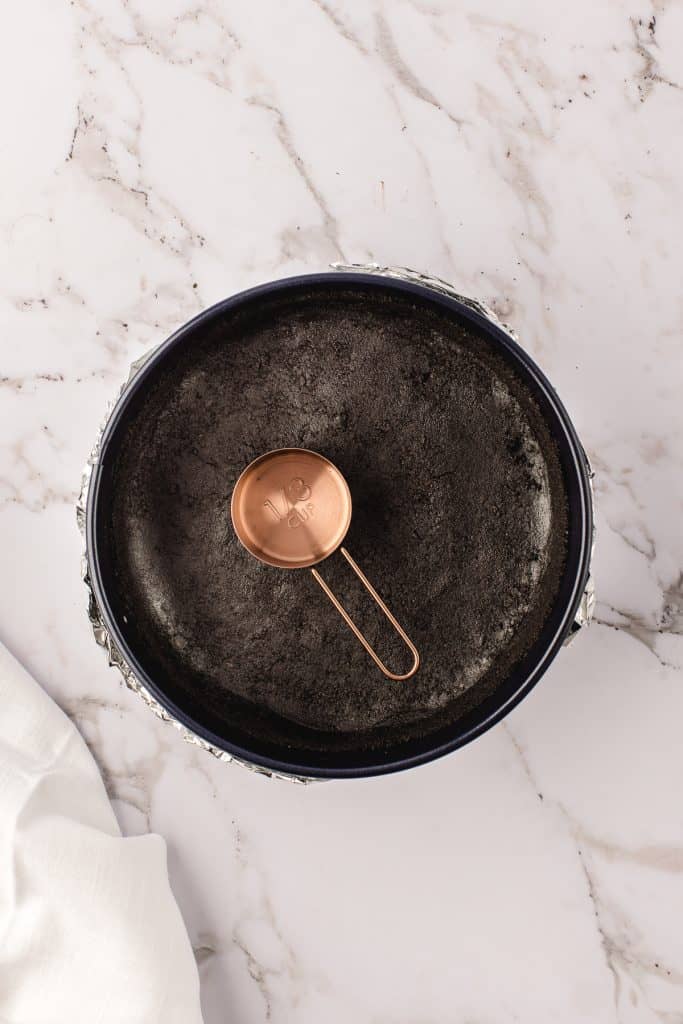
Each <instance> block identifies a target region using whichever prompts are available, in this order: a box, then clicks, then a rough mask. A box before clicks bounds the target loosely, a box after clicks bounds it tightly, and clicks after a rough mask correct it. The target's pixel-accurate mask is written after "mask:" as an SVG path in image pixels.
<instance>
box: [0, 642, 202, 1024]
mask: <svg viewBox="0 0 683 1024" xmlns="http://www.w3.org/2000/svg"><path fill="white" fill-rule="evenodd" d="M0 708H1V709H2V713H1V714H0V1021H2V1022H3V1024H66V1022H67V1021H68V1022H69V1024H80V1022H83V1024H85V1022H87V1024H124V1022H125V1024H156V1022H159V1024H161V1022H162V1021H163V1022H164V1024H176V1022H178V1024H180V1022H182V1024H201V1020H202V1018H201V1011H200V1006H199V979H198V975H197V968H196V964H195V961H194V956H193V953H192V948H191V945H190V942H189V939H188V936H187V932H186V930H185V926H184V924H183V920H182V917H181V915H180V911H179V910H178V907H177V904H176V902H175V900H174V898H173V894H172V892H171V889H170V885H169V881H168V871H167V864H166V844H165V842H164V840H163V839H162V838H161V837H160V836H157V835H144V836H135V837H130V838H123V837H122V836H121V833H120V830H119V827H118V824H117V821H116V817H115V815H114V812H113V810H112V808H111V804H110V803H109V799H108V797H107V794H106V791H105V788H104V785H103V782H102V779H101V777H100V774H99V771H98V769H97V766H96V764H95V762H94V760H93V758H92V756H91V754H90V752H89V750H88V748H87V746H86V744H85V743H84V741H83V739H82V738H81V736H80V735H79V733H78V731H77V730H76V728H75V727H74V726H73V724H72V723H71V722H70V721H69V719H68V718H67V717H66V715H64V713H63V712H62V711H61V710H60V709H59V708H58V707H57V705H56V704H55V703H54V702H53V701H52V700H51V699H50V698H49V697H48V696H47V694H46V693H45V692H44V691H43V690H42V689H41V688H40V687H39V686H38V684H37V683H36V682H35V680H33V679H32V678H31V676H30V675H29V674H28V673H27V672H26V671H25V669H23V667H22V666H21V665H20V664H19V663H18V662H17V661H16V660H15V659H14V658H13V657H12V656H11V655H10V654H9V652H8V651H7V650H6V649H5V648H4V647H2V645H0Z"/></svg>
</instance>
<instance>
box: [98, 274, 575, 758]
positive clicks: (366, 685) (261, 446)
mask: <svg viewBox="0 0 683 1024" xmlns="http://www.w3.org/2000/svg"><path fill="white" fill-rule="evenodd" d="M131 412H132V419H131V420H130V422H129V425H128V427H127V429H126V430H125V432H124V433H123V434H122V435H121V440H122V446H121V447H120V449H119V451H118V454H117V455H116V456H114V455H113V454H112V453H113V452H114V451H115V449H114V447H112V448H110V459H113V462H114V475H113V477H110V482H111V485H112V489H111V490H110V493H109V495H108V497H107V496H106V494H105V499H106V500H105V501H104V503H103V507H105V508H108V509H109V510H110V512H109V514H108V515H107V517H106V520H107V523H106V524H105V525H106V534H107V537H108V541H107V544H108V547H109V556H110V558H111V560H112V564H113V567H114V572H115V574H116V578H117V580H118V586H117V596H116V597H115V604H117V605H118V608H119V614H122V613H125V614H126V615H127V616H128V620H129V625H128V627H127V629H128V630H129V635H130V638H131V642H132V643H133V644H134V645H135V647H136V649H137V651H138V652H139V655H140V657H141V658H142V659H143V661H144V663H145V665H146V667H147V668H148V670H149V671H150V672H151V673H152V674H153V676H154V677H155V678H156V679H158V680H159V681H160V683H161V685H162V686H163V687H164V688H165V690H166V692H167V693H168V694H169V696H170V697H171V698H172V699H173V700H174V701H176V703H177V704H178V705H179V706H180V707H181V708H185V709H186V710H189V711H190V712H191V713H193V714H194V715H195V717H199V718H200V719H201V720H202V721H203V722H204V724H205V725H206V726H207V727H210V728H212V729H214V730H215V731H217V732H222V733H223V734H224V735H230V736H237V737H238V738H239V737H240V736H241V737H242V738H245V737H246V739H244V742H245V743H248V742H249V737H250V736H251V737H253V736H257V737H258V738H259V740H260V742H261V743H268V742H270V743H273V744H277V745H279V746H280V748H281V747H282V745H283V744H285V745H286V746H288V747H289V748H292V749H296V750H303V751H305V750H324V751H340V750H357V749H368V748H376V747H382V748H387V747H389V746H392V745H394V746H395V745H396V744H399V743H402V742H404V741H409V740H411V738H416V737H421V736H424V735H426V734H429V733H432V732H433V731H435V730H438V729H439V728H442V727H443V726H444V725H447V724H448V723H450V722H452V721H453V720H454V719H455V718H457V717H458V716H460V715H462V714H463V713H464V712H465V711H466V710H467V709H468V708H470V707H471V706H472V705H473V704H476V703H478V702H480V701H481V700H482V699H483V698H484V697H485V696H486V695H487V694H489V693H490V692H491V691H492V690H493V689H494V688H496V687H497V686H498V685H499V684H500V683H501V681H502V680H504V679H506V678H507V677H508V675H509V673H510V672H511V670H512V669H513V667H514V666H515V665H516V664H517V663H518V662H519V661H520V659H521V658H522V657H523V656H524V654H525V652H527V651H528V649H529V647H530V646H531V645H532V644H533V643H534V641H535V640H536V638H537V637H538V635H539V633H540V630H541V628H542V626H543V624H544V622H545V620H546V617H547V615H548V612H549V609H550V607H551V606H552V603H553V600H554V597H555V594H556V591H557V587H558V580H559V578H560V575H561V572H562V568H563V564H564V558H565V533H566V499H565V491H564V483H563V478H562V473H561V470H560V464H559V460H558V455H557V452H556V448H555V444H554V442H553V440H552V438H551V435H550V432H549V430H548V427H547V426H546V423H545V420H544V418H543V416H542V414H541V412H540V409H539V407H538V406H537V404H536V403H535V401H534V400H533V399H532V398H531V396H530V395H529V393H528V392H527V390H526V387H525V385H524V384H523V382H522V381H521V380H520V379H519V378H518V377H517V376H516V375H515V373H514V372H513V371H512V370H511V368H510V367H509V366H508V364H507V363H505V362H504V361H503V360H502V358H501V357H500V356H499V355H497V354H496V352H494V351H493V350H492V348H491V347H490V345H489V343H488V342H487V341H486V340H485V339H484V338H482V337H479V336H477V335H475V334H473V333H471V331H470V329H468V328H465V327H463V326H461V325H459V324H458V323H456V322H454V321H453V320H451V319H449V318H447V317H446V316H445V315H444V314H442V313H440V312H438V311H437V310H436V309H434V310H431V309H427V308H424V307H419V306H417V305H415V303H414V300H412V299H411V298H410V297H406V296H400V295H396V296H393V297H390V296H389V295H387V294H382V295H381V294H378V293H377V292H376V291H375V290H372V291H369V290H364V289H361V288H357V289H354V290H351V289H350V288H344V290H340V286H337V287H333V286H331V285H328V286H326V287H325V288H321V289H318V290H315V289H313V290H306V291H304V290H300V291H299V292H298V293H297V294H296V297H294V296H291V297H288V296H287V295H285V294H284V293H281V294H280V296H271V297H270V298H268V299H261V300H260V302H259V305H258V306H255V305H252V306H250V307H247V308H244V309H243V310H242V311H241V312H239V313H237V314H235V313H231V314H226V315H225V316H224V318H223V320H221V321H213V322H211V323H209V324H207V325H205V326H204V327H203V328H201V329H200V331H199V332H198V334H197V336H196V337H195V338H194V339H192V341H189V340H188V341H187V342H185V343H183V344H182V345H179V346H177V347H176V348H175V349H174V351H173V353H172V354H171V355H170V356H169V357H167V359H166V360H165V362H164V363H163V364H162V365H161V367H160V368H159V369H158V370H156V371H155V373H154V374H153V375H152V377H151V379H150V383H149V386H148V387H147V389H146V391H145V393H144V399H143V398H140V399H138V400H136V402H134V403H133V405H132V407H131ZM283 446H295V447H305V448H311V449H313V450H315V451H319V452H321V453H323V454H324V455H326V456H327V457H328V458H330V459H331V460H332V461H333V462H335V463H336V464H337V465H338V466H339V468H340V469H341V470H342V472H343V473H344V475H345V476H346V479H347V480H348V483H349V486H350V488H351V493H352V495H353V501H354V507H353V521H352V524H351V529H350V531H349V534H348V537H347V541H346V544H347V547H348V548H349V550H350V552H351V554H352V555H353V556H354V558H355V559H356V560H357V561H358V562H359V564H360V565H361V566H362V567H363V568H364V570H365V571H366V572H367V574H368V576H369V577H370V579H371V580H372V581H373V583H374V584H375V585H376V586H377V589H378V590H379V592H380V593H381V595H382V597H383V598H384V599H385V600H386V601H387V603H388V605H389V606H390V607H391V608H392V609H393V610H394V611H395V613H396V615H397V617H398V618H399V620H400V621H401V622H402V623H403V624H404V625H405V627H406V629H407V631H408V633H409V634H410V635H411V636H412V637H413V638H414V639H415V641H416V643H417V645H418V647H419V649H420V652H421V655H422V667H421V668H420V670H419V672H418V674H417V675H416V676H415V677H414V678H413V679H411V680H410V682H409V683H399V684H396V683H391V682H388V681H387V680H386V679H385V678H384V677H383V676H382V675H380V673H379V672H378V671H377V670H376V669H375V667H374V666H373V664H372V663H371V662H370V660H369V658H368V657H367V655H366V653H365V652H364V651H363V649H362V648H361V647H360V645H359V644H358V643H357V641H356V640H355V639H354V638H353V636H352V635H351V633H350V631H349V630H348V629H347V628H346V626H345V625H344V624H343V622H342V621H341V620H340V618H339V616H338V615H337V614H336V612H335V611H334V609H333V608H332V607H331V605H330V604H329V603H328V601H327V599H326V598H325V596H324V594H323V593H322V591H321V590H320V588H319V587H318V586H316V584H315V581H314V580H313V579H312V577H311V575H310V573H308V572H307V571H305V570H304V571H298V572H296V571H285V570H277V569H272V568H269V567H266V566H263V565H262V564H260V563H259V562H257V561H255V560H254V559H253V558H252V557H251V556H250V555H248V554H247V553H246V552H245V551H244V549H243V548H241V546H240V545H239V544H238V542H237V540H236V538H235V536H234V533H233V530H232V526H231V521H230V496H231V493H232V488H233V486H234V483H235V481H236V479H237V476H238V475H239V473H240V472H241V471H242V469H243V468H244V467H245V466H246V465H247V463H249V462H250V461H251V460H252V459H253V458H255V456H257V455H258V454H260V453H262V452H264V451H268V450H269V449H272V448H278V447H283ZM319 568H320V571H321V573H322V574H323V576H324V577H325V579H326V580H327V581H328V583H329V584H330V586H331V587H332V588H333V590H334V591H335V592H336V593H337V594H338V595H339V596H340V598H341V599H342V601H343V602H344V603H345V604H346V606H347V607H348V609H349V611H350V612H351V614H352V616H353V617H354V618H355V619H356V620H357V621H358V622H359V623H360V624H361V625H362V628H363V630H364V631H365V632H366V633H367V634H368V636H369V638H370V640H371V642H373V643H375V644H376V645H377V647H378V650H379V652H380V654H381V655H382V656H383V657H384V659H385V660H386V661H387V663H389V664H390V665H391V666H392V667H396V668H397V669H399V670H400V669H402V668H403V665H404V664H405V661H406V652H405V649H404V648H403V646H402V644H401V643H400V642H398V641H397V640H396V637H395V636H394V634H393V633H392V631H391V630H390V629H389V628H387V625H386V622H385V621H384V620H383V619H382V617H381V616H380V615H379V614H378V613H377V612H376V610H375V608H374V605H372V603H371V602H370V601H369V599H368V596H367V594H366V593H365V592H364V591H363V589H362V587H361V586H360V584H359V583H358V582H357V581H356V580H355V578H354V577H353V576H352V574H351V573H350V571H349V569H348V567H347V566H345V563H344V561H343V559H342V558H341V557H340V556H339V555H336V556H333V557H331V558H330V559H328V560H327V561H325V562H324V563H323V564H322V565H321V566H320V567H319Z"/></svg>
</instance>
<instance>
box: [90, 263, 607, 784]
mask: <svg viewBox="0 0 683 1024" xmlns="http://www.w3.org/2000/svg"><path fill="white" fill-rule="evenodd" d="M329 284H333V285H334V286H335V287H343V286H344V285H348V286H354V285H356V286H357V285H363V286H366V287H369V288H371V289H372V288H375V289H380V290H384V291H389V292H391V291H393V292H400V293H403V294H409V295H413V296H415V297H417V298H419V299H421V300H423V301H426V302H427V303H428V304H430V305H436V306H438V307H441V308H442V309H445V310H446V311H449V312H450V313H451V314H455V315H456V316H457V317H458V318H459V319H461V320H465V321H467V322H469V323H471V324H472V325H473V326H475V327H476V328H477V329H478V330H479V331H481V332H482V333H484V334H485V335H486V336H487V337H489V338H490V339H491V340H492V341H493V342H494V343H496V344H497V345H501V346H502V347H503V348H504V349H506V350H507V352H508V353H509V355H510V356H511V358H512V361H513V362H515V363H517V364H518V365H521V367H523V369H524V371H525V375H526V377H527V378H529V379H531V380H532V381H533V384H534V387H535V388H536V389H537V390H538V391H539V392H540V393H541V394H542V395H543V396H544V399H545V402H546V404H547V405H548V406H549V407H550V408H551V409H552V412H553V414H554V417H555V421H556V425H557V426H558V427H559V428H560V429H561V433H562V436H563V441H564V444H563V447H564V449H565V454H566V455H567V456H569V461H570V464H571V468H572V469H573V470H574V478H575V485H576V488H577V493H576V497H577V498H578V509H579V516H578V527H579V530H578V540H579V543H578V551H577V556H576V558H575V560H574V561H575V566H571V567H569V568H568V570H567V571H568V573H569V574H570V576H573V583H572V586H571V591H570V596H569V598H568V599H567V600H566V601H565V607H564V610H563V612H562V614H561V616H560V618H559V621H558V625H557V627H556V629H555V632H554V633H553V635H552V637H550V638H549V640H548V642H547V643H546V645H545V648H544V650H543V651H542V652H541V653H540V655H539V657H538V659H537V661H536V662H535V664H534V665H533V667H532V668H531V669H530V671H529V672H528V674H527V676H526V678H525V679H523V680H522V681H521V682H520V684H519V685H518V686H516V688H515V689H514V690H513V691H512V692H510V693H509V694H507V695H504V694H501V692H500V691H501V690H502V689H504V687H505V684H503V686H501V687H499V688H498V689H497V690H496V691H495V692H494V693H493V694H491V695H490V697H488V698H487V699H486V700H485V701H484V702H483V703H482V704H481V705H478V706H477V707H475V708H473V709H472V710H471V711H469V712H468V713H467V714H466V715H465V716H464V717H463V718H462V719H459V720H456V721H455V722H454V723H453V725H452V732H453V735H452V736H450V738H448V739H446V740H445V741H443V742H440V743H435V744H433V745H428V746H427V747H426V748H425V749H423V750H418V751H415V752H412V753H407V754H406V755H405V756H401V757H394V758H391V759H385V758H382V756H381V751H379V750H368V752H367V759H366V760H365V761H364V762H363V763H362V764H358V765H334V764H327V763H317V764H316V763H306V762H305V761H303V759H301V760H302V762H303V763H299V760H297V755H294V756H293V757H292V759H291V760H284V759H282V758H279V757H272V756H270V755H268V754H264V753H263V752H260V751H258V750H254V749H251V748H246V747H243V746H241V745H239V744H236V743H234V742H232V741H230V740H227V739H226V738H225V737H223V736H220V735H218V734H216V733H214V732H213V731H212V730H210V729H208V728H206V727H205V726H203V725H202V724H201V723H200V722H198V721H197V720H196V719H195V718H193V716H192V715H190V714H188V713H187V712H185V711H183V709H181V708H179V707H178V706H177V705H176V704H175V703H174V702H173V701H172V700H171V699H170V698H169V697H168V696H167V695H166V693H165V692H164V690H163V688H162V686H160V685H159V682H158V681H156V680H155V679H153V678H152V677H151V676H150V675H149V673H148V672H147V671H146V670H145V669H144V667H143V666H142V665H141V663H140V661H139V659H138V658H137V656H136V654H135V652H134V651H133V650H132V649H131V648H130V645H129V644H128V642H127V641H126V639H125V636H124V635H123V633H122V630H121V628H120V626H119V623H118V621H117V618H116V615H115V614H114V612H113V609H112V607H111V604H110V601H109V598H108V594H107V585H106V581H105V579H104V578H103V573H102V567H101V564H100V559H99V550H98V541H97V529H96V527H97V518H98V510H99V505H98V502H99V498H100V490H101V488H100V484H101V478H102V466H103V463H104V462H105V460H106V455H107V449H108V446H109V443H110V441H111V439H112V438H113V437H114V435H115V433H116V430H117V429H118V427H119V425H120V423H121V421H122V419H123V418H124V416H125V412H126V409H127V407H128V405H129V403H130V401H131V400H132V398H133V396H134V395H136V394H137V393H138V392H139V390H140V389H141V388H142V387H143V386H144V383H145V380H146V379H147V377H148V375H150V374H151V373H152V372H153V371H154V369H155V368H156V366H157V365H158V364H159V363H160V362H161V361H163V359H164V358H165V357H166V355H167V354H168V352H169V351H170V350H171V349H172V348H173V347H174V346H175V345H178V344H181V343H182V342H183V341H185V340H187V339H188V338H189V337H190V336H191V335H192V334H193V332H194V331H195V330H196V329H198V328H199V327H201V326H203V325H204V324H206V323H207V322H209V321H210V320H213V319H215V318H216V317H220V316H223V315H224V314H225V313H227V312H229V311H231V310H234V309H235V308H237V307H238V306H241V305H243V304H245V303H247V302H253V301H254V300H258V298H259V297H266V296H269V295H272V294H274V293H276V292H282V291H286V290H293V291H294V290H297V289H300V288H303V287H309V288H310V287H312V286H323V285H329ZM569 486H570V482H569V481H568V487H569ZM85 537H86V561H87V566H88V570H89V576H90V581H91V586H92V590H93V594H94V597H95V600H96V603H97V605H98V610H99V612H100V615H101V617H102V621H103V623H104V625H105V626H106V628H107V629H108V630H109V632H110V634H111V636H112V638H113V641H114V643H115V645H116V647H117V648H118V650H119V651H120V653H121V655H122V657H123V658H124V660H125V662H126V663H127V664H128V666H129V667H130V669H131V671H132V672H133V674H134V675H135V676H136V678H137V679H138V680H139V681H140V682H141V683H142V684H143V686H144V687H145V688H146V689H147V690H148V691H149V692H150V694H151V695H152V696H153V697H154V698H155V699H156V700H157V701H158V703H159V704H160V705H161V706H162V707H163V708H164V709H165V710H166V711H167V713H168V714H169V715H171V716H172V717H173V718H174V719H176V720H177V721H178V722H180V723H181V724H182V725H183V726H184V727H185V728H186V729H187V730H188V731H190V732H191V733H194V734H195V735H197V736H199V737H200V738H201V739H202V740H203V741H205V742H206V743H208V744H211V745H212V746H214V747H216V748H218V749H220V750H222V751H224V752H225V753H226V754H228V755H229V756H233V757H235V758H237V759H239V760H241V761H246V762H248V763H251V764H253V765H255V766H258V767H259V768H262V769H265V770H267V771H272V772H276V773H277V774H282V775H291V776H296V777H306V778H359V777H367V776H375V775H384V774H389V773H393V772H396V771H401V770H405V769H407V768H412V767H416V766H417V765H420V764H425V763H427V762H429V761H432V760H435V759H437V758H439V757H442V756H444V755H445V754H447V753H451V752H452V751H454V750H457V749H458V748H460V747H462V746H464V745H466V744H467V743H470V742H472V740H474V739H476V738H477V737H478V736H480V735H482V734H483V733H484V732H486V731H487V730H488V729H490V728H492V726H494V725H495V724H496V723H497V722H499V721H500V720H501V719H502V718H504V717H505V716H506V715H507V714H508V713H509V712H510V711H511V710H512V709H513V708H514V707H515V706H516V705H517V704H519V702H520V701H521V700H523V699H524V697H526V696H527V694H528V693H529V692H530V691H531V690H532V689H533V687H534V686H535V685H536V684H537V682H538V681H539V679H540V678H541V676H542V675H543V673H544V672H545V671H546V670H547V668H548V666H549V665H550V663H551V662H552V661H553V660H554V658H555V657H556V655H557V654H558V652H559V650H560V648H561V646H562V644H563V642H564V640H565V638H566V636H567V634H568V632H569V631H570V629H571V626H572V623H573V621H574V619H575V616H576V614H577V611H578V608H579V605H580V602H581V599H582V596H583V592H584V590H585V587H586V583H587V580H588V576H589V572H590V559H591V548H592V542H593V516H592V501H591V492H590V475H589V467H588V461H587V458H586V455H585V452H584V450H583V447H582V445H581V442H580V440H579V438H578V435H577V433H576V430H575V428H574V426H573V423H572V421H571V418H570V417H569V414H568V412H567V410H566V409H565V407H564V405H563V404H562V402H561V400H560V399H559V397H558V395H557V392H556V391H555V389H554V388H553V386H552V384H551V383H550V382H549V380H548V379H547V378H546V376H545V374H544V373H543V371H542V370H541V369H540V367H538V365H537V364H536V362H535V361H534V360H533V359H532V357H531V356H530V355H529V354H528V353H527V352H526V351H525V350H524V349H523V348H522V347H521V345H519V344H518V343H517V342H516V341H515V340H514V339H513V338H512V337H511V336H510V335H509V334H508V333H507V332H506V331H505V330H504V329H503V328H501V327H499V326H498V325H497V324H495V323H493V322H492V321H491V320H489V319H488V318H487V317H486V316H485V315H484V314H483V313H481V312H479V311H478V310H476V309H472V308H471V307H469V306H467V305H465V304H464V303H463V302H461V301H459V300H458V299H456V298H455V297H453V296H450V295H446V294H443V293H440V292H436V291H434V290H433V289H431V288H429V287H428V286H426V285H424V284H422V283H418V282H416V281H405V280H398V279H396V278H392V277H383V276H381V275H376V274H371V273H364V272H361V271H327V272H322V273H314V274H303V275H296V276H293V277H286V278H281V279H278V280H276V281H272V282H267V283H265V284H261V285H257V286H256V287H253V288H249V289H246V290H244V291H241V292H238V293H236V294H235V295H232V296H229V297H228V298H226V299H223V300H221V301H220V302H217V303H215V304H214V305H212V306H210V307H208V308H207V309H205V310H203V311H202V312H200V313H199V314H197V316H195V317H193V318H192V319H191V320H189V321H188V322H187V323H185V324H183V325H182V326H181V327H179V328H178V329H177V330H176V331H175V332H174V333H173V334H171V335H170V336H169V337H168V338H167V339H166V340H165V341H163V342H162V343H161V344H160V345H159V346H158V348H157V349H156V350H155V351H154V352H153V353H152V354H151V356H150V357H149V358H148V360H147V361H146V362H145V364H144V365H143V366H142V367H141V368H140V370H139V371H138V373H137V374H136V375H135V376H134V377H133V378H132V379H131V381H130V382H129V384H128V385H127V386H126V387H125V388H124V391H123V393H122V394H121V395H120V397H119V399H118V401H117V402H116V403H115V405H114V408H113V409H112V411H111V413H110V415H109V417H108V420H107V423H106V426H105V428H104V430H103V433H102V437H101V441H100V446H99V455H98V458H97V460H96V462H95V464H94V465H93V470H92V475H91V480H90V485H89V488H88V496H87V506H86V517H85ZM425 742H426V743H428V738H427V739H426V740H425Z"/></svg>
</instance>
